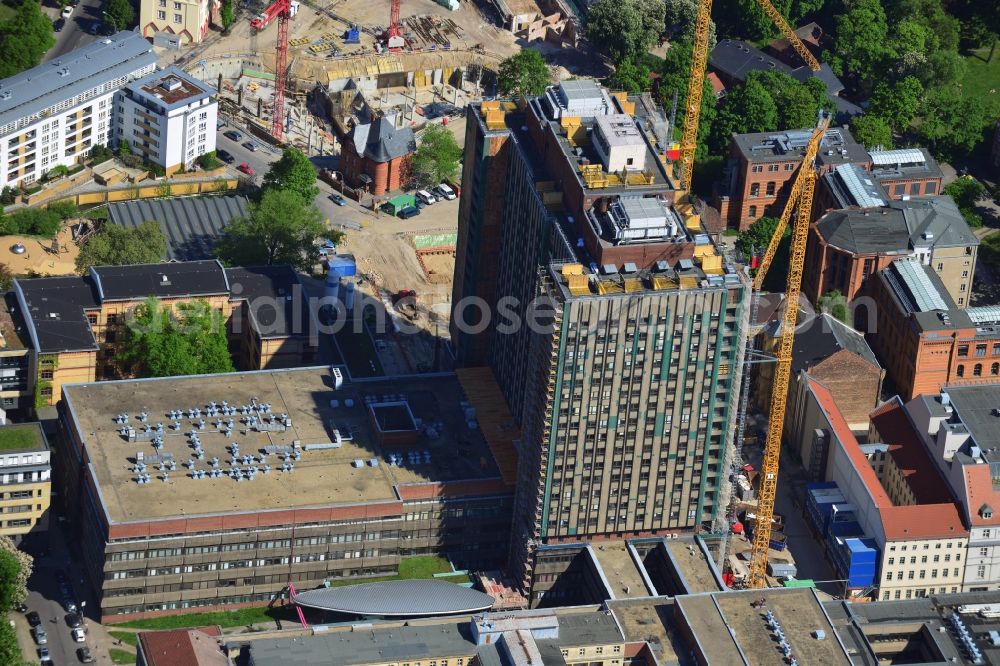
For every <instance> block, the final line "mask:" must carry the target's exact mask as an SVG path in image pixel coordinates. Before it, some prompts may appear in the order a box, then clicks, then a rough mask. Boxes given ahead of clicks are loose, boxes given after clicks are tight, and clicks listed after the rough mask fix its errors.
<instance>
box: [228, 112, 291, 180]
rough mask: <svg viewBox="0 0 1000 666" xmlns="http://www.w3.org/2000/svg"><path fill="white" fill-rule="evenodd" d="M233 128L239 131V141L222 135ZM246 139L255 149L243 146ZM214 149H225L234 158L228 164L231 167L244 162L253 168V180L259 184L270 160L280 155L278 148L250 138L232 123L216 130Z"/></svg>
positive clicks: (272, 160)
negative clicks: (252, 143)
mask: <svg viewBox="0 0 1000 666" xmlns="http://www.w3.org/2000/svg"><path fill="white" fill-rule="evenodd" d="M233 130H235V131H237V132H239V133H240V137H241V138H240V140H239V141H233V140H232V139H230V138H229V137H227V136H224V133H225V132H230V131H233ZM247 141H253V142H254V144H255V145H256V146H257V150H255V151H251V150H248V149H246V148H244V147H243V144H244V143H245V142H247ZM215 149H216V151H218V150H225V151H226V152H228V153H229V154H230V155H232V156H233V158H235V159H234V161H233V163H232V164H230V165H229V166H230V167H231V168H233V169H235V168H236V167H238V166H239V165H240V164H241V163H243V162H246V163H247V164H248V165H249V166H250V168H251V169H253V172H254V175H253V181H254V182H255V183H258V184H260V179H261V178H262V177H263V176H264V174H265V173H267V170H268V168H269V167H270V165H271V162H274V161H275V160H277V159H278V158H279V157H281V153H280V152H278V150H276V149H274V148H271V147H270V146H268V145H267V144H265V143H262V142H260V141H258V140H256V139H254V138H252V137H251V135H249V134H247V133H246V132H245V131H243V130H242V129H241V128H239V127H233V126H232V125H226V126H224V127H223V128H222V129H220V130H219V131H218V133H217V135H216V137H215ZM241 173H242V172H241ZM244 175H245V174H244Z"/></svg>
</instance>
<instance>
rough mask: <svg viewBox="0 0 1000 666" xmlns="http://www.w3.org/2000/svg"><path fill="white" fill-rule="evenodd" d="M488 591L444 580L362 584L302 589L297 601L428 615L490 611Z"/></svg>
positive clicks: (357, 611) (354, 611) (343, 609)
mask: <svg viewBox="0 0 1000 666" xmlns="http://www.w3.org/2000/svg"><path fill="white" fill-rule="evenodd" d="M493 602H494V599H493V597H491V596H490V595H488V594H484V593H483V592H480V591H478V590H473V589H471V588H468V587H462V586H461V585H455V584H454V583H446V582H444V581H440V580H397V581H390V582H387V583H362V584H360V585H349V586H346V587H329V588H319V589H317V590H309V591H308V592H300V593H299V594H296V595H295V603H297V604H299V605H300V606H308V607H309V608H318V609H322V610H328V611H335V612H338V613H348V614H351V615H366V616H368V615H371V616H378V617H428V616H432V615H452V614H455V613H475V612H479V611H484V610H489V609H490V608H491V607H492V606H493Z"/></svg>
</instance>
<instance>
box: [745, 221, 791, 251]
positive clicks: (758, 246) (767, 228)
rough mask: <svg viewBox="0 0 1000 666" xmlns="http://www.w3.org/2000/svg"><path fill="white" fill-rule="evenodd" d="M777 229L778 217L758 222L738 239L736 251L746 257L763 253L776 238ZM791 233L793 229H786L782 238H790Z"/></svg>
mask: <svg viewBox="0 0 1000 666" xmlns="http://www.w3.org/2000/svg"><path fill="white" fill-rule="evenodd" d="M777 228H778V218H776V217H767V216H765V217H762V218H760V219H758V220H756V221H755V222H754V223H753V224H751V225H750V226H749V227H748V228H747V230H746V231H741V232H740V235H739V236H738V237H737V238H736V249H737V250H739V251H740V252H742V253H743V254H744V256H750V255H752V254H757V253H761V252H763V251H764V249H765V248H766V247H767V245H768V243H770V242H771V237H772V236H774V231H775V229H777ZM791 233H792V232H791V227H790V226H788V227H785V233H784V234H783V236H782V237H784V236H790V235H791Z"/></svg>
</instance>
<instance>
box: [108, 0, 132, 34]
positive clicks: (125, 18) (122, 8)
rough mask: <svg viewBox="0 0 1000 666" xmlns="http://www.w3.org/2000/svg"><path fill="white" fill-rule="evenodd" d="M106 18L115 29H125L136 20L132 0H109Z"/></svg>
mask: <svg viewBox="0 0 1000 666" xmlns="http://www.w3.org/2000/svg"><path fill="white" fill-rule="evenodd" d="M104 20H105V21H107V22H108V24H109V25H110V26H111V27H112V28H113V29H114V30H125V29H126V28H130V27H132V24H133V23H134V22H135V8H134V7H133V6H132V3H131V1H130V0H108V4H107V5H105V7H104Z"/></svg>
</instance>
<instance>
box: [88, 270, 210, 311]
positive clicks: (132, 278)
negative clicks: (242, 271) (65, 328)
mask: <svg viewBox="0 0 1000 666" xmlns="http://www.w3.org/2000/svg"><path fill="white" fill-rule="evenodd" d="M90 277H91V279H92V280H93V282H94V285H95V286H96V288H97V297H98V299H99V300H100V302H102V303H103V302H104V301H131V300H136V299H142V298H147V297H150V296H153V297H156V298H170V297H176V296H208V295H214V294H229V281H228V279H227V278H226V272H225V270H224V269H223V267H222V264H220V263H219V262H218V261H217V260H211V261H184V262H171V263H163V264H135V265H132V266H95V267H93V268H91V269H90Z"/></svg>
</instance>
